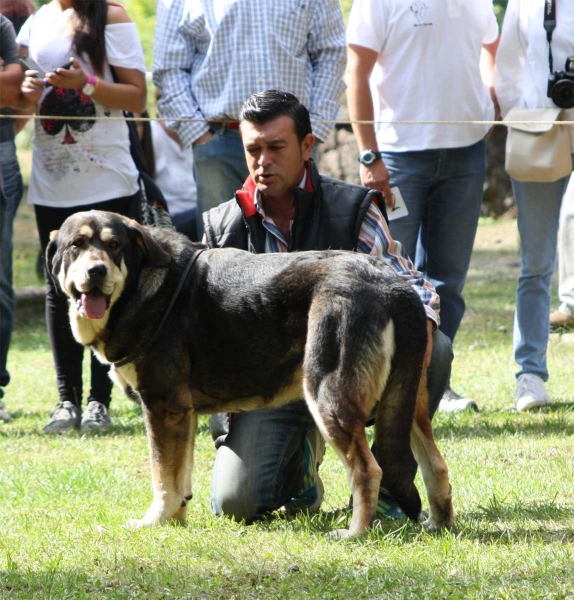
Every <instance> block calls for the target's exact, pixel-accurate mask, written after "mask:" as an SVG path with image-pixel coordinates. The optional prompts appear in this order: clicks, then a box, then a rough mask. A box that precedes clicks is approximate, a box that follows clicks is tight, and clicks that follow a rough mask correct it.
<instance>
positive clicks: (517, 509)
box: [0, 206, 574, 600]
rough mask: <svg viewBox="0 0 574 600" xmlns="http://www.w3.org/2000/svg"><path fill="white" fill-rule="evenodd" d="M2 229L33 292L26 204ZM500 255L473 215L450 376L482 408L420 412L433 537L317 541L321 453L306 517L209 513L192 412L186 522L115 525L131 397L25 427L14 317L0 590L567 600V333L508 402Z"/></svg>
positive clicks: (145, 474)
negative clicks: (103, 411) (107, 409)
mask: <svg viewBox="0 0 574 600" xmlns="http://www.w3.org/2000/svg"><path fill="white" fill-rule="evenodd" d="M17 231H18V236H17V239H16V248H17V255H18V256H17V258H16V264H17V266H16V269H17V271H18V270H20V266H21V265H24V264H27V265H28V267H27V271H26V273H27V274H23V275H22V279H21V280H20V281H21V284H22V285H37V284H38V281H37V279H35V274H34V269H33V262H31V261H30V256H35V252H36V251H37V246H35V243H37V242H35V239H34V235H33V216H32V213H31V212H30V209H29V207H26V206H23V207H22V208H21V210H20V213H19V216H18V223H17ZM516 248H517V234H516V226H515V222H514V221H504V220H501V221H498V222H491V221H484V222H481V226H480V228H479V236H478V239H477V243H476V246H475V254H474V258H473V263H472V267H471V271H470V274H469V278H468V283H467V288H466V298H467V303H468V310H467V313H466V316H465V320H464V322H463V325H462V327H461V331H460V334H459V336H458V339H457V341H456V344H455V352H456V359H455V363H454V375H453V385H454V386H455V388H456V389H458V390H461V391H464V392H465V393H466V394H468V395H471V396H472V397H473V398H475V399H476V400H477V401H478V403H479V405H480V406H481V409H482V410H481V412H480V413H479V414H463V415H441V414H439V415H437V417H436V419H435V421H434V428H435V437H436V439H437V442H438V445H439V447H440V448H441V451H442V452H443V455H444V457H445V459H446V461H447V463H448V465H449V469H450V473H451V482H452V486H453V498H454V508H455V517H456V524H455V527H454V528H453V530H452V531H450V532H443V533H439V534H428V533H426V532H424V531H422V530H421V529H420V527H418V526H416V525H413V524H406V525H401V524H400V523H396V522H393V521H390V520H389V521H385V522H383V523H381V524H380V525H378V526H377V527H375V528H373V529H372V530H371V531H370V533H369V534H368V535H367V536H366V537H364V538H362V539H359V540H355V541H350V542H341V541H333V540H330V539H328V538H327V537H325V535H324V533H325V532H326V531H328V530H329V529H331V528H334V527H338V526H341V524H344V523H345V522H346V521H347V520H348V518H349V513H348V511H346V510H342V509H344V507H345V506H346V503H347V501H348V497H349V492H348V488H347V484H346V480H345V475H344V473H343V468H342V466H341V464H340V463H339V461H338V459H337V458H336V456H335V455H334V453H333V452H332V451H331V450H330V449H328V451H327V455H326V459H325V462H324V464H323V467H322V469H321V475H322V477H323V480H324V482H325V488H326V493H325V502H324V505H323V509H324V510H323V511H321V512H320V513H319V514H318V515H316V516H313V517H308V516H305V515H302V516H299V517H297V518H295V519H291V520H289V519H286V518H282V517H281V516H277V517H276V518H273V519H270V520H268V521H266V522H262V523H258V524H255V525H252V526H245V525H243V524H240V523H234V522H231V521H229V520H227V519H219V518H215V517H213V516H212V515H211V513H210V511H209V485H210V473H211V469H212V465H213V459H214V454H215V453H214V449H213V446H212V443H211V439H210V436H209V433H208V431H207V421H206V420H205V419H202V421H201V427H200V431H199V434H198V444H197V455H196V470H195V476H194V498H193V500H192V502H191V504H190V513H189V523H188V526H187V527H186V528H182V527H173V526H167V527H162V528H157V529H152V530H143V531H141V530H140V531H130V530H127V529H125V528H124V527H123V523H125V522H126V521H127V520H128V519H129V518H131V517H141V516H142V515H143V513H144V511H145V510H146V508H147V506H148V504H149V502H150V500H151V483H150V472H149V466H148V456H147V444H146V438H145V430H144V425H143V422H142V417H141V411H140V408H139V407H138V406H136V405H134V404H132V403H131V402H129V401H128V400H127V399H125V398H123V397H122V396H121V395H120V393H119V392H118V391H117V390H115V391H114V400H113V402H112V416H113V419H114V426H113V427H112V429H111V430H110V431H108V432H106V433H105V434H103V435H96V436H82V435H80V434H79V433H77V434H76V433H75V434H71V435H66V436H53V437H48V436H45V435H43V433H42V427H43V425H44V424H45V423H46V421H47V419H48V415H49V412H50V410H51V408H52V407H53V405H54V404H55V402H56V400H57V396H56V386H55V381H54V373H53V368H52V359H51V354H50V349H49V342H48V339H47V336H46V332H45V324H44V322H43V318H42V316H41V315H39V314H37V313H36V312H32V313H30V312H27V313H26V312H24V311H20V312H19V314H18V322H17V327H16V331H15V333H14V338H13V344H12V347H11V351H10V357H9V368H10V371H11V374H12V382H11V384H10V385H9V387H8V388H7V389H6V391H7V394H6V397H5V400H6V403H7V405H8V407H9V409H10V410H11V411H12V413H13V415H14V417H15V419H14V420H13V421H12V422H11V423H9V424H5V425H0V457H1V463H0V515H1V518H0V598H26V599H28V598H54V599H61V598H74V599H76V598H153V599H156V598H157V599H160V598H161V599H163V598H201V599H212V598H226V599H229V598H236V599H243V598H247V599H251V598H285V599H291V598H345V599H346V598H349V599H353V600H355V599H359V598H383V597H384V598H405V599H406V598H477V599H478V598H480V599H482V598H512V599H514V598H572V597H574V580H573V577H572V570H573V564H574V560H573V559H574V435H573V434H574V386H573V384H572V372H573V366H574V341H573V340H572V337H573V336H574V334H569V335H563V336H561V337H560V336H555V337H553V338H552V340H551V343H550V350H549V364H550V371H551V380H550V383H549V389H550V392H551V395H552V397H553V399H554V402H553V404H552V407H551V408H550V409H549V410H548V411H546V412H540V413H533V414H516V413H515V412H513V411H512V410H511V409H512V404H513V383H514V372H515V370H516V367H515V365H514V362H513V360H512V352H511V330H512V314H513V309H514V289H515V279H516V274H517V270H518V262H519V259H518V255H517V249H516ZM24 255H26V256H24ZM19 261H21V262H19ZM22 269H23V270H24V268H23V267H22ZM19 276H20V274H19ZM85 380H87V373H86V378H85ZM419 489H420V490H422V489H423V488H422V485H421V483H420V480H419ZM423 504H425V505H426V500H425V501H424V502H423Z"/></svg>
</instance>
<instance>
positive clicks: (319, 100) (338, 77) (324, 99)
mask: <svg viewBox="0 0 574 600" xmlns="http://www.w3.org/2000/svg"><path fill="white" fill-rule="evenodd" d="M312 11H313V12H312V15H311V23H312V25H311V31H310V33H309V47H308V48H309V59H310V61H311V65H312V68H313V79H312V90H311V102H310V106H309V113H310V115H311V122H312V126H313V133H314V134H315V136H316V137H317V138H319V140H321V141H323V142H324V141H325V140H326V139H327V136H328V135H329V133H330V131H331V130H332V129H333V125H334V122H335V121H336V120H337V117H338V116H339V112H340V103H339V99H340V97H341V94H342V93H343V92H344V90H345V84H344V83H343V74H344V72H345V65H346V61H347V58H346V47H345V26H344V24H343V17H342V14H341V6H340V4H339V0H316V1H315V2H312ZM318 121H332V123H321V122H318Z"/></svg>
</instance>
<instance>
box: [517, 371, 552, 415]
mask: <svg viewBox="0 0 574 600" xmlns="http://www.w3.org/2000/svg"><path fill="white" fill-rule="evenodd" d="M548 404H550V396H549V394H548V391H547V390H546V385H545V384H544V381H542V379H541V378H540V377H538V375H534V374H533V373H523V374H522V375H520V376H519V377H518V379H517V380H516V410H517V411H519V412H523V411H525V410H532V409H533V408H543V407H545V406H548Z"/></svg>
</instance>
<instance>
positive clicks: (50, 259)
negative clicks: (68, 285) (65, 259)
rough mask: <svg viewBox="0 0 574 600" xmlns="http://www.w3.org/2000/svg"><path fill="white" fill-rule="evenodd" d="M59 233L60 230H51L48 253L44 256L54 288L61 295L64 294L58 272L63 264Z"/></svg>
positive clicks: (47, 247)
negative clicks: (59, 246) (59, 248)
mask: <svg viewBox="0 0 574 600" xmlns="http://www.w3.org/2000/svg"><path fill="white" fill-rule="evenodd" d="M58 233H59V230H57V229H56V230H55V231H52V232H50V241H49V242H48V245H47V246H46V255H45V257H44V260H45V264H46V272H47V273H48V277H50V279H51V280H52V283H53V284H54V288H55V290H56V292H57V293H58V295H59V296H61V295H62V288H61V287H60V284H59V282H58V273H59V272H60V268H61V266H62V253H61V252H58Z"/></svg>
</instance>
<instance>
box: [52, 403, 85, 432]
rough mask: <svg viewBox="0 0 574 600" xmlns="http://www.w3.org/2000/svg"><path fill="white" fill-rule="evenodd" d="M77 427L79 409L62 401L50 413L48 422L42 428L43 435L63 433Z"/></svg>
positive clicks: (78, 423) (78, 424)
mask: <svg viewBox="0 0 574 600" xmlns="http://www.w3.org/2000/svg"><path fill="white" fill-rule="evenodd" d="M79 427H80V409H79V408H78V407H77V406H76V405H75V404H72V403H71V402H69V401H68V400H64V402H60V404H58V405H57V406H56V408H55V409H54V410H53V411H52V414H51V415H50V420H49V421H48V424H47V425H46V427H44V433H64V432H65V431H72V430H73V429H78V428H79Z"/></svg>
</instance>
